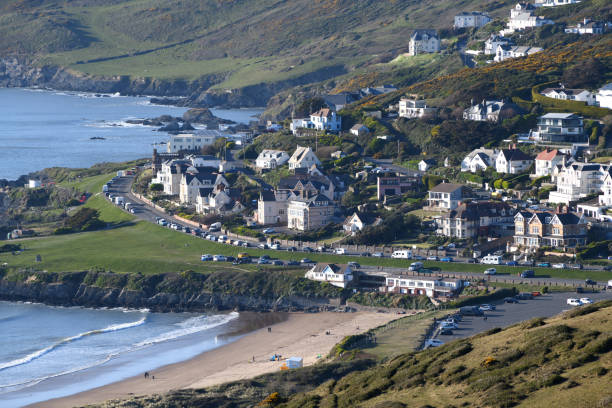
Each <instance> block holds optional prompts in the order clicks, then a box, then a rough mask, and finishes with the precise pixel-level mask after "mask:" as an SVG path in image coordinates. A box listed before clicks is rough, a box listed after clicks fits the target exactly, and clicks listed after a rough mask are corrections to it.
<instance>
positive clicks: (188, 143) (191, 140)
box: [168, 129, 226, 153]
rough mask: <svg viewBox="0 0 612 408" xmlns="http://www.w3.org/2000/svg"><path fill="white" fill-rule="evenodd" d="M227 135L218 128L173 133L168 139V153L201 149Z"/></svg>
mask: <svg viewBox="0 0 612 408" xmlns="http://www.w3.org/2000/svg"><path fill="white" fill-rule="evenodd" d="M221 137H226V135H225V134H224V133H222V132H220V131H218V130H207V129H204V130H198V132H197V133H193V134H178V135H171V136H170V140H169V141H168V153H178V152H181V151H193V150H200V149H202V148H203V147H204V146H209V145H211V144H213V143H214V142H215V140H217V139H219V138H221Z"/></svg>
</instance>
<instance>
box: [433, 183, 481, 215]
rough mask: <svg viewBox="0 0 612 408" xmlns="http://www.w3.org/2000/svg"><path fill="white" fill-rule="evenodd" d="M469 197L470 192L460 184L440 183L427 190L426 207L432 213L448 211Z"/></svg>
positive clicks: (470, 195)
mask: <svg viewBox="0 0 612 408" xmlns="http://www.w3.org/2000/svg"><path fill="white" fill-rule="evenodd" d="M471 197H472V192H471V190H470V189H469V188H468V187H466V186H464V185H462V184H452V183H440V184H438V185H437V186H435V187H434V188H432V189H431V190H429V192H428V198H427V206H428V207H429V209H431V210H434V211H450V210H454V209H455V208H457V207H458V206H459V205H461V202H462V201H463V200H465V199H466V198H471Z"/></svg>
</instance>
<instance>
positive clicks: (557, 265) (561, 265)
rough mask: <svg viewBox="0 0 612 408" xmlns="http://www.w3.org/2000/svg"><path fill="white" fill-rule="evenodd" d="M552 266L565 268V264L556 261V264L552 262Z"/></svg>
mask: <svg viewBox="0 0 612 408" xmlns="http://www.w3.org/2000/svg"><path fill="white" fill-rule="evenodd" d="M552 267H553V268H555V269H565V268H567V265H566V264H564V263H556V264H553V265H552Z"/></svg>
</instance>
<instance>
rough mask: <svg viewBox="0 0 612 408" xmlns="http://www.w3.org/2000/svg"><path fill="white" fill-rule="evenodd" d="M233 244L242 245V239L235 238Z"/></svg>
mask: <svg viewBox="0 0 612 408" xmlns="http://www.w3.org/2000/svg"><path fill="white" fill-rule="evenodd" d="M232 245H234V246H242V241H240V240H239V239H237V240H235V241H234V242H232Z"/></svg>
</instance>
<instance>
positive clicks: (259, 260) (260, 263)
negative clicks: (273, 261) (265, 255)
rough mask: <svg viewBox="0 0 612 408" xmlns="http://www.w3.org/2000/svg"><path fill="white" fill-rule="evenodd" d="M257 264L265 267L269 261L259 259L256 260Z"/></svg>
mask: <svg viewBox="0 0 612 408" xmlns="http://www.w3.org/2000/svg"><path fill="white" fill-rule="evenodd" d="M257 263H258V264H259V265H267V264H269V263H270V261H269V260H267V259H261V258H260V259H258V260H257Z"/></svg>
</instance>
